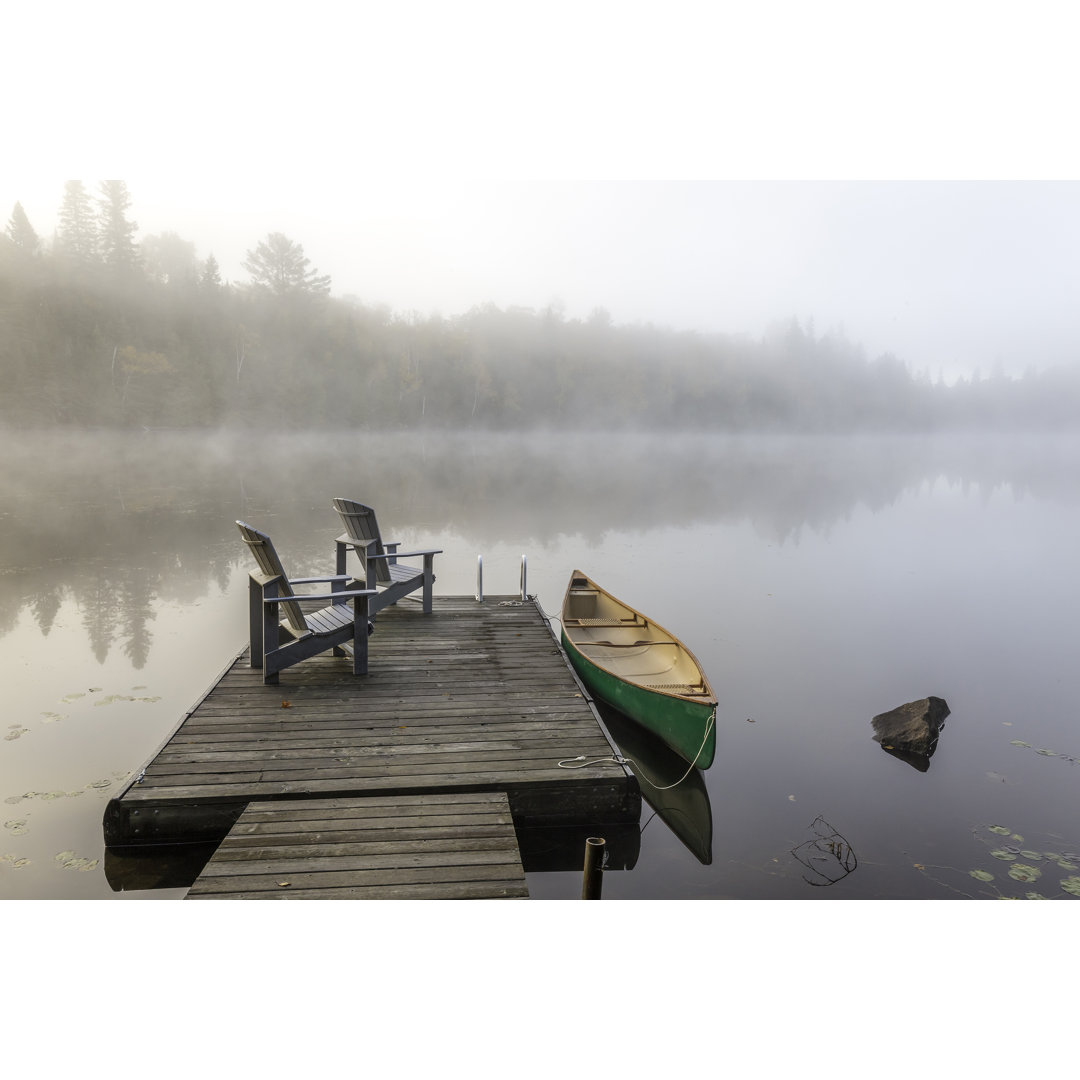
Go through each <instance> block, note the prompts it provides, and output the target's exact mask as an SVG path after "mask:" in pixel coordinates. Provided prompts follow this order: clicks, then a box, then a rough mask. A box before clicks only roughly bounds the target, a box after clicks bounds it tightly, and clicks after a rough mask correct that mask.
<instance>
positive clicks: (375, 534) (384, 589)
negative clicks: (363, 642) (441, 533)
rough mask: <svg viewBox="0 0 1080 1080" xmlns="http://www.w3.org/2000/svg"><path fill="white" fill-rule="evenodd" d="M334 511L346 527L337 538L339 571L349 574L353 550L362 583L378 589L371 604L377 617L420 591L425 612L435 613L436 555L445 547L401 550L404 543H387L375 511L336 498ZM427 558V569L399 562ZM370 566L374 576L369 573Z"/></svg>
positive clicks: (372, 610)
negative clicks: (433, 611) (399, 548)
mask: <svg viewBox="0 0 1080 1080" xmlns="http://www.w3.org/2000/svg"><path fill="white" fill-rule="evenodd" d="M334 509H335V510H336V511H337V512H338V514H339V516H340V517H341V520H342V522H343V523H344V525H345V532H344V533H342V534H341V536H339V537H338V538H337V541H336V543H337V572H338V573H339V574H344V573H345V561H346V557H347V555H348V551H349V548H352V549H353V551H355V552H356V554H357V555H359V556H360V564H361V567H362V569H363V574H362V575H361V578H360V579H358V580H362V581H363V582H364V584H365V585H366V586H368V587H370V588H377V590H378V594H379V595H378V596H376V597H372V599H371V600H370V601H369V605H370V606H369V610H370V612H371V614H372V617H374V615H375V613H376V612H378V611H381V610H382V609H383V608H384V607H389V606H390V604H396V603H397V602H398V600H400V599H401V598H402V597H403V596H407V595H408V594H409V593H411V592H416V590H417V589H422V590H423V603H424V612H425V613H426V614H429V615H430V614H431V588H432V585H433V584H434V583H435V571H434V567H435V556H436V555H439V554H441V553H442V549H441V548H434V549H431V550H427V551H398V545H399V543H400V541H387V540H383V538H382V535H381V534H380V532H379V523H378V521H376V519H375V511H374V510H372V509H371V507H370V506H364V504H363V503H358V502H353V500H352V499H335V500H334ZM419 556H423V559H424V565H423V568H422V569H421V568H419V567H416V566H409V565H407V564H406V563H400V562H398V559H407V558H410V557H413V558H417V557H419ZM369 567H370V569H371V571H372V572H371V573H370V574H369V572H368V570H369Z"/></svg>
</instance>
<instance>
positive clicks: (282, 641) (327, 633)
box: [236, 521, 376, 684]
mask: <svg viewBox="0 0 1080 1080" xmlns="http://www.w3.org/2000/svg"><path fill="white" fill-rule="evenodd" d="M236 524H237V527H238V528H239V529H240V535H241V536H242V537H243V539H244V543H245V544H247V545H248V547H249V548H250V549H251V553H252V555H254V556H255V561H256V562H257V563H258V564H259V569H258V571H257V572H256V571H252V573H251V578H250V587H249V592H248V605H249V606H248V617H249V621H250V628H251V666H252V667H253V668H262V672H263V682H264V683H269V684H276V683H277V682H278V673H279V672H281V671H282V670H283V669H285V668H287V667H291V666H292V665H293V664H297V663H299V662H300V661H301V660H307V659H309V658H310V657H312V656H318V655H319V654H320V653H324V652H326V651H328V650H330V649H333V651H334V655H335V656H345V655H346V648H348V649H349V650H350V651H351V652H352V658H353V674H354V675H366V674H367V669H368V647H367V639H368V634H370V633H371V630H372V629H373V627H372V625H371V623H370V621H369V618H368V614H369V612H368V605H369V603H370V601H371V599H372V598H373V597H374V596H375V595H376V590H374V589H363V588H361V589H346V588H345V583H346V581H348V578H347V577H346V576H345V575H343V574H339V575H336V576H334V577H318V578H293V579H291V580H290V579H289V577H288V576H287V575H286V573H285V570H284V568H283V567H282V565H281V560H280V559H279V558H278V554H277V552H276V551H275V550H274V545H273V543H271V541H270V537H269V536H267V535H266V533H262V532H259V530H258V529H253V528H252V527H251V526H250V525H246V524H245V523H244V522H242V521H238V522H237V523H236ZM317 583H329V584H330V590H331V591H330V592H329V593H323V594H308V595H306V596H300V597H298V594H297V593H295V592H294V591H293V586H294V585H311V584H317ZM299 599H309V600H329V601H330V602H331V603H330V606H329V607H324V608H322V609H321V610H319V611H316V612H314V613H312V614H309V615H305V614H304V612H303V610H302V609H301V607H300V604H299ZM349 600H352V604H349V602H348V601H349ZM343 646H344V647H346V648H343Z"/></svg>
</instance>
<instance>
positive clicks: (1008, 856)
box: [990, 848, 1016, 862]
mask: <svg viewBox="0 0 1080 1080" xmlns="http://www.w3.org/2000/svg"><path fill="white" fill-rule="evenodd" d="M990 854H991V855H992V856H993V857H994V858H995V859H1000V860H1001V861H1002V862H1012V861H1013V860H1014V859H1015V858H1016V856H1015V855H1014V854H1013V853H1012V852H1011V851H1005V850H1004V849H1003V848H995V849H994V850H993V851H991V852H990Z"/></svg>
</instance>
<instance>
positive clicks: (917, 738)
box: [870, 697, 949, 758]
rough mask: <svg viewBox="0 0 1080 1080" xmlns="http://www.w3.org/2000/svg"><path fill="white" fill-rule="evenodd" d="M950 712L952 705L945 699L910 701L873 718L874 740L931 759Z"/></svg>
mask: <svg viewBox="0 0 1080 1080" xmlns="http://www.w3.org/2000/svg"><path fill="white" fill-rule="evenodd" d="M948 715H949V706H948V705H946V704H945V701H944V699H943V698H939V697H925V698H920V699H919V700H918V701H909V702H908V703H907V704H906V705H901V706H900V707H899V708H896V709H893V710H892V711H891V712H886V713H880V714H879V715H877V716H875V717H874V719H873V720H871V721H870V722H871V723H872V724H873V725H874V741H875V742H879V743H881V745H882V746H883V747H884V748H885V749H886V750H903V751H906V752H907V753H909V754H919V755H921V756H922V757H927V758H928V757H929V756H930V755H931V754H932V753H933V752H934V750H935V749H936V748H937V742H938V736H939V735H940V734H941V731H942V729H943V728H944V727H945V717H946V716H948Z"/></svg>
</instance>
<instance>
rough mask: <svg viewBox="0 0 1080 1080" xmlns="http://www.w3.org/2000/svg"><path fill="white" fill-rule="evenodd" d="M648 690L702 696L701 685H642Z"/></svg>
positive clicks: (703, 690)
mask: <svg viewBox="0 0 1080 1080" xmlns="http://www.w3.org/2000/svg"><path fill="white" fill-rule="evenodd" d="M643 685H645V686H647V687H648V688H649V689H650V690H664V691H666V692H667V693H669V694H683V695H688V694H704V693H705V688H704V687H703V686H702V685H701V683H644V684H643Z"/></svg>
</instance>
